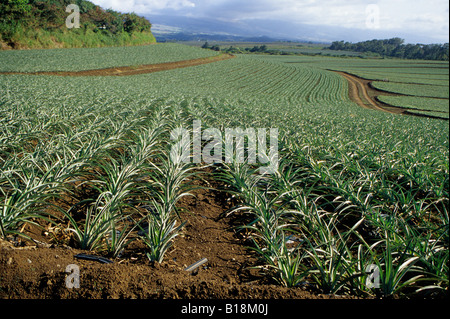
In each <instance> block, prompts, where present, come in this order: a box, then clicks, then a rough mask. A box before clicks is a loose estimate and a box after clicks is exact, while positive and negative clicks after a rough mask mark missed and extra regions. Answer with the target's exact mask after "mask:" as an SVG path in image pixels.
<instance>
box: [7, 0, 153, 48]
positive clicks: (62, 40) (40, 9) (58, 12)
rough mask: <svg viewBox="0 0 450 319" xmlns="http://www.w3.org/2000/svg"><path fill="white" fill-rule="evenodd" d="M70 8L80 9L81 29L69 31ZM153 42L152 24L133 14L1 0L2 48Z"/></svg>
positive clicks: (84, 5)
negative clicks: (67, 8)
mask: <svg viewBox="0 0 450 319" xmlns="http://www.w3.org/2000/svg"><path fill="white" fill-rule="evenodd" d="M69 4H76V5H78V6H79V8H80V28H72V29H68V28H67V26H66V19H67V17H68V16H69V15H70V12H69V13H67V12H66V7H67V6H68V5H69ZM154 42H156V40H155V38H154V37H153V35H152V33H151V24H150V22H149V21H148V20H146V19H145V18H142V17H139V16H137V15H136V14H134V13H126V14H122V13H119V12H116V11H113V10H109V9H108V10H104V9H102V8H100V7H99V6H97V5H94V4H93V3H92V2H89V1H84V0H48V1H39V0H0V44H1V48H3V49H7V48H14V49H31V48H55V47H63V48H73V47H102V46H120V45H140V44H149V43H154Z"/></svg>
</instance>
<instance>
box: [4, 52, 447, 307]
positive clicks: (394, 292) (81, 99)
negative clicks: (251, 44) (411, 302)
mask: <svg viewBox="0 0 450 319" xmlns="http://www.w3.org/2000/svg"><path fill="white" fill-rule="evenodd" d="M114 70H115V71H114ZM79 72H81V73H79ZM124 72H125V73H124ZM119 75H120V76H119ZM448 76H449V74H448V62H434V61H433V62H432V61H414V60H397V59H379V60H374V59H360V58H332V57H311V56H270V55H239V54H238V55H235V56H229V55H220V54H219V53H217V52H214V51H210V50H205V49H200V48H194V47H189V46H185V45H181V44H155V45H150V46H142V47H124V48H98V49H70V50H68V49H65V50H57V49H55V50H29V51H8V52H6V51H5V52H0V88H1V91H0V92H1V93H0V123H1V125H0V238H1V239H0V297H1V298H13V299H22V298H62V299H77V298H94V299H101V298H113V299H117V298H126V299H128V298H165V299H172V298H182V299H185V298H205V299H208V298H212V299H216V298H217V299H221V298H251V299H267V298H283V299H291V298H292V299H315V298H347V299H352V298H355V299H356V298H358V299H359V298H363V299H372V298H413V297H420V298H440V297H443V296H445V295H446V293H447V291H448V261H449V247H448V245H449V237H448V236H449V214H448V204H449V195H448V191H449V127H448V113H449V104H448V98H449V89H448ZM199 121H201V128H200V127H198V126H196V124H195V123H198V122H199ZM263 128H264V129H263ZM227 130H231V131H233V132H234V133H236V134H237V135H236V136H235V137H236V143H235V145H234V144H233V141H232V140H231V143H232V146H233V148H232V151H231V153H230V152H228V151H229V149H228V148H226V147H225V148H224V147H222V146H223V145H228V144H227V143H228V142H229V140H228V136H227V134H226V133H225V132H227ZM256 132H258V134H256ZM269 132H270V133H269ZM274 132H276V136H275V134H274ZM259 133H261V134H259ZM256 135H257V136H256ZM180 137H181V138H180ZM238 137H241V138H238ZM275 138H276V143H272V142H273V141H274V140H275ZM269 142H270V143H269ZM269 144H270V145H269ZM256 145H257V146H258V147H257V148H256ZM252 146H254V147H255V148H254V150H256V149H257V153H258V154H257V155H258V156H256V153H254V152H252ZM266 149H268V150H269V151H265V150H266ZM185 151H187V152H185ZM199 151H200V152H201V154H200V153H199ZM186 154H187V155H186ZM211 154H214V155H211ZM252 158H253V159H254V158H258V159H259V161H254V160H252ZM268 163H269V166H268ZM268 167H270V169H267V168H268ZM265 168H266V169H265ZM70 265H75V266H76V267H77V269H78V271H79V277H78V281H74V282H69V281H68V278H69V279H70V278H71V277H70V276H71V273H70V271H68V270H70V269H68V268H67V267H68V266H70ZM69 268H70V267H69ZM77 283H78V286H77V285H76V284H77ZM68 284H69V285H68ZM70 284H72V286H71V287H69V286H70ZM73 285H75V287H74V286H73Z"/></svg>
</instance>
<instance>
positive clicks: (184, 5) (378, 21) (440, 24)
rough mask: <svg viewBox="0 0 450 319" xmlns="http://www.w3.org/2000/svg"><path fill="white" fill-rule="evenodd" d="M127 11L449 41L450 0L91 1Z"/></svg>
mask: <svg viewBox="0 0 450 319" xmlns="http://www.w3.org/2000/svg"><path fill="white" fill-rule="evenodd" d="M91 1H92V2H94V3H95V4H98V5H100V6H101V7H103V8H105V9H108V8H111V9H114V10H118V11H121V12H135V13H138V14H141V15H146V16H147V17H150V20H151V16H152V15H161V14H164V15H177V16H188V17H195V18H202V17H207V18H215V19H218V20H222V21H231V22H233V21H236V22H239V21H249V20H251V19H270V20H281V21H287V22H295V23H303V24H309V25H317V26H326V27H345V28H353V29H358V30H369V29H371V30H378V31H386V34H389V36H391V35H392V34H395V32H398V33H400V34H404V33H412V34H418V35H420V36H422V37H423V38H427V39H429V42H430V43H431V42H449V5H448V2H447V0H91Z"/></svg>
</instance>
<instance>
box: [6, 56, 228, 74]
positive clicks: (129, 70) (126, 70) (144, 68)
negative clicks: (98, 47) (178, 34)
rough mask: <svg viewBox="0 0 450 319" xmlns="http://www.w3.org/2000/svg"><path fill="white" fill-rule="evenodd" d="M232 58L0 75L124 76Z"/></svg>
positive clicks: (214, 57)
mask: <svg viewBox="0 0 450 319" xmlns="http://www.w3.org/2000/svg"><path fill="white" fill-rule="evenodd" d="M232 58H234V56H233V55H231V54H220V55H217V56H213V57H207V58H199V59H192V60H184V61H177V62H167V63H159V64H147V65H139V66H124V67H118V68H107V69H99V70H86V71H73V72H68V71H42V72H0V74H22V75H56V76H126V75H138V74H145V73H153V72H161V71H167V70H173V69H180V68H187V67H191V66H197V65H202V64H208V63H213V62H217V61H223V60H228V59H232Z"/></svg>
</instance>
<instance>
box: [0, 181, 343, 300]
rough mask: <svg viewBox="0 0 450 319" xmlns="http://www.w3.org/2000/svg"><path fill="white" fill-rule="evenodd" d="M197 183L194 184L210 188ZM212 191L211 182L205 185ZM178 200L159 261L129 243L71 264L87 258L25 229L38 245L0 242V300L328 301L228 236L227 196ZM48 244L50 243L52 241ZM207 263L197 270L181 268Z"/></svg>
mask: <svg viewBox="0 0 450 319" xmlns="http://www.w3.org/2000/svg"><path fill="white" fill-rule="evenodd" d="M208 184H209V183H208V182H201V186H205V187H208V186H211V185H208ZM212 186H213V187H214V188H215V187H216V186H218V185H212ZM192 193H193V194H194V195H195V197H185V198H184V199H183V200H182V203H181V205H180V206H181V207H184V208H186V210H184V211H183V212H181V216H180V217H181V219H182V220H183V221H186V222H187V224H186V226H185V227H184V230H183V231H182V235H180V236H179V237H177V238H176V239H175V242H174V245H173V247H172V248H170V250H169V251H168V253H167V254H166V256H165V259H164V261H163V262H162V263H161V264H152V263H151V262H150V261H149V260H148V258H147V257H146V256H145V246H144V245H143V244H142V243H141V242H139V241H135V242H133V243H132V244H131V245H130V246H129V247H128V248H127V249H126V251H125V252H124V255H123V257H121V258H117V259H116V260H114V263H112V264H101V263H98V262H94V261H86V260H79V259H76V258H75V257H74V256H75V255H76V254H79V253H85V254H93V253H92V252H87V251H81V250H78V249H73V248H70V247H68V246H66V245H63V244H54V241H52V240H51V238H52V237H51V236H45V233H46V231H47V232H48V231H49V228H48V227H47V229H43V230H40V229H37V228H29V232H28V234H29V235H30V236H32V237H33V238H34V239H36V240H38V241H39V242H40V244H39V245H35V244H33V245H31V246H30V243H28V246H24V247H15V246H14V245H13V244H12V243H10V242H6V241H3V240H0V298H1V299H49V298H51V299H86V298H89V299H135V298H136V299H160V298H164V299H335V298H339V299H342V298H347V299H348V298H350V299H351V297H340V296H330V295H321V294H319V293H317V292H315V291H312V290H311V289H310V288H308V287H306V286H303V287H296V288H285V287H282V286H281V285H280V284H278V283H276V282H275V281H274V280H272V279H271V277H270V276H269V275H268V274H267V273H264V271H262V270H260V269H252V268H251V267H252V266H255V265H257V264H258V263H257V259H256V256H255V255H254V254H253V252H252V251H251V250H249V249H248V248H247V247H248V246H250V245H251V243H250V241H248V239H247V238H246V236H245V234H243V233H238V232H236V228H235V226H237V225H238V224H240V223H242V220H240V218H242V217H243V216H242V215H233V214H232V215H230V216H228V217H221V216H222V214H223V213H224V212H226V211H227V210H228V209H229V208H231V207H232V199H231V198H230V196H229V195H228V194H227V193H225V192H221V191H218V190H212V189H204V188H202V189H197V190H194V191H193V192H192ZM52 242H53V244H52ZM202 258H207V259H208V262H207V263H206V264H205V265H203V266H201V267H200V268H199V270H198V272H193V273H189V272H186V271H185V270H184V269H185V268H186V267H187V266H188V265H191V264H193V263H194V262H196V261H199V260H200V259H202ZM71 264H76V265H78V266H79V268H80V288H78V289H75V288H74V289H68V288H67V287H66V284H65V280H66V277H67V276H68V273H66V267H67V266H68V265H71Z"/></svg>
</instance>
